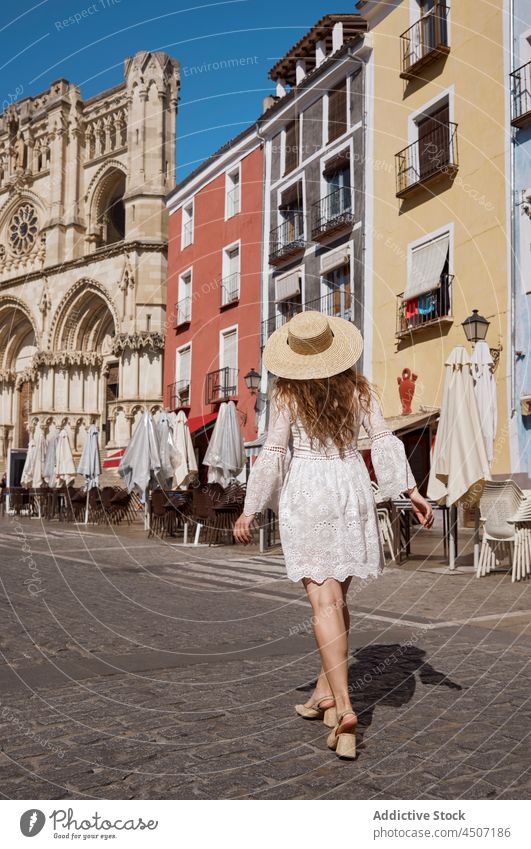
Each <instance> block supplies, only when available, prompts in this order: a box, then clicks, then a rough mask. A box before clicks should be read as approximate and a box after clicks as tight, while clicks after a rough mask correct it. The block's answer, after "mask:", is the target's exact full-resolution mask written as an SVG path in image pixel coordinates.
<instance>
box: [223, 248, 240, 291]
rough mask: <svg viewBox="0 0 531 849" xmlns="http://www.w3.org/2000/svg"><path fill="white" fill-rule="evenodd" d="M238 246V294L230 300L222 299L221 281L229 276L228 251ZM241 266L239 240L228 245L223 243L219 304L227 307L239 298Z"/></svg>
mask: <svg viewBox="0 0 531 849" xmlns="http://www.w3.org/2000/svg"><path fill="white" fill-rule="evenodd" d="M235 248H238V272H237V274H238V295H237V297H236V298H232V299H231V300H225V299H224V289H223V281H224V280H226V279H227V278H228V277H229V272H228V264H229V252H230V251H232V250H234V249H235ZM241 268H242V245H241V240H240V239H237V240H236V241H235V242H231V243H230V245H225V246H224V247H223V248H222V251H221V306H222V307H227V306H229V304H235V303H236V302H237V301H238V300H239V299H240V292H241Z"/></svg>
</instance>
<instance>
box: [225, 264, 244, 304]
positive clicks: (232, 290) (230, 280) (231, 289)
mask: <svg viewBox="0 0 531 849" xmlns="http://www.w3.org/2000/svg"><path fill="white" fill-rule="evenodd" d="M239 297H240V272H239V271H235V272H234V273H233V274H229V275H228V276H227V277H223V278H222V280H221V306H222V307H228V306H229V305H230V304H234V303H235V302H236V301H237V300H238V299H239Z"/></svg>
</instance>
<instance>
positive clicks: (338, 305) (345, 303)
mask: <svg viewBox="0 0 531 849" xmlns="http://www.w3.org/2000/svg"><path fill="white" fill-rule="evenodd" d="M323 283H324V286H325V296H324V302H323V309H322V312H324V313H325V314H326V315H333V316H336V317H339V318H346V319H351V318H352V291H351V288H350V261H348V262H345V263H343V265H339V266H337V267H336V268H332V269H331V270H330V271H329V272H328V273H327V274H326V275H325V276H324V277H323Z"/></svg>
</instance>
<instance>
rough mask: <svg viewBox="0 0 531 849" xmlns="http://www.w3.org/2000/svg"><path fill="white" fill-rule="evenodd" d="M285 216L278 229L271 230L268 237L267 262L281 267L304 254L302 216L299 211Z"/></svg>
mask: <svg viewBox="0 0 531 849" xmlns="http://www.w3.org/2000/svg"><path fill="white" fill-rule="evenodd" d="M284 215H286V219H285V221H283V222H282V224H281V225H280V227H276V228H275V229H274V230H271V233H270V235H269V262H270V264H271V265H281V264H282V263H283V262H286V261H287V260H289V259H292V258H293V257H295V256H297V255H298V254H301V253H303V252H304V248H305V246H306V242H305V241H304V215H303V213H302V211H300V210H292V211H290V212H288V213H284Z"/></svg>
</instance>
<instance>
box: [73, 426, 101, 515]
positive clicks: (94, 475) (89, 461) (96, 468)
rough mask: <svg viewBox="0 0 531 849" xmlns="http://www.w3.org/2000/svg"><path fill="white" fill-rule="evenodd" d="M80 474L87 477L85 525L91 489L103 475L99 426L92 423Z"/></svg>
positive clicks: (81, 460)
mask: <svg viewBox="0 0 531 849" xmlns="http://www.w3.org/2000/svg"><path fill="white" fill-rule="evenodd" d="M77 473H78V475H83V476H84V478H85V490H86V493H87V500H86V503H85V525H87V524H88V515H89V497H90V490H91V489H93V488H94V487H95V486H96V487H97V486H98V478H99V476H100V475H101V458H100V446H99V441H98V428H97V427H96V425H94V424H92V425H91V426H90V427H89V429H88V433H87V437H86V439H85V445H84V448H83V453H82V454H81V458H80V460H79V465H78V467H77Z"/></svg>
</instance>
